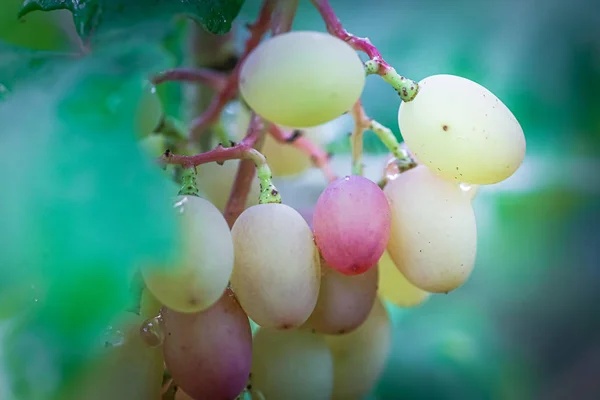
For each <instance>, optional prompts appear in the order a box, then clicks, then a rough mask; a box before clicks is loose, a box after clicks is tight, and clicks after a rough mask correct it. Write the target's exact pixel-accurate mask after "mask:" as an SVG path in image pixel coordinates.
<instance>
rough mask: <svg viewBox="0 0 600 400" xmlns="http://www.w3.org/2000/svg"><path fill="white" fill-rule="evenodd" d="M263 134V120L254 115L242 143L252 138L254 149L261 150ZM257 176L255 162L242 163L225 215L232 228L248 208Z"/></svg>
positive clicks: (245, 161)
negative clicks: (249, 197)
mask: <svg viewBox="0 0 600 400" xmlns="http://www.w3.org/2000/svg"><path fill="white" fill-rule="evenodd" d="M263 133H264V132H263V122H262V119H261V118H260V117H258V116H257V115H256V114H254V113H253V114H252V119H251V120H250V126H249V127H248V134H247V135H246V138H244V140H242V142H244V141H246V139H248V138H249V137H251V138H252V140H253V141H254V145H253V146H254V148H256V149H257V150H260V148H261V147H262V142H263V139H264V134H263ZM255 174H256V167H255V165H254V162H253V161H251V160H243V161H242V162H240V166H239V167H238V171H237V174H236V176H235V181H234V182H233V188H232V189H231V193H230V194H229V200H228V201H227V205H226V206H225V212H224V213H223V214H224V215H225V220H226V221H227V223H228V224H229V227H230V228H231V227H233V224H234V223H235V220H236V219H237V218H238V217H239V216H240V214H241V213H242V212H243V211H244V209H245V208H246V202H247V200H248V193H249V192H250V187H251V186H252V183H253V181H254V175H255Z"/></svg>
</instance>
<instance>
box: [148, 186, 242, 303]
mask: <svg viewBox="0 0 600 400" xmlns="http://www.w3.org/2000/svg"><path fill="white" fill-rule="evenodd" d="M174 209H175V212H176V213H177V215H178V216H179V217H180V222H181V227H182V232H183V235H182V242H183V243H182V244H181V249H180V256H179V259H178V260H177V261H176V262H175V263H174V264H172V265H168V266H155V265H144V266H143V268H142V275H143V277H144V281H145V282H146V286H147V288H148V289H149V290H150V291H151V292H152V294H153V295H154V296H155V297H156V298H157V299H158V301H160V302H161V303H162V304H164V305H165V306H167V307H169V308H170V309H172V310H175V311H180V312H197V311H202V310H205V309H207V308H209V307H210V306H212V305H213V304H214V303H215V302H216V301H217V300H219V298H220V297H221V295H222V294H223V291H224V290H225V288H226V287H227V284H228V282H229V277H230V276H231V271H232V269H233V258H234V257H233V243H232V240H231V232H230V230H229V226H228V225H227V222H225V218H223V215H222V214H221V213H220V212H219V211H218V210H217V209H216V208H215V206H213V205H212V204H211V203H209V202H208V201H207V200H205V199H202V198H200V197H196V196H178V197H177V200H176V202H175V207H174Z"/></svg>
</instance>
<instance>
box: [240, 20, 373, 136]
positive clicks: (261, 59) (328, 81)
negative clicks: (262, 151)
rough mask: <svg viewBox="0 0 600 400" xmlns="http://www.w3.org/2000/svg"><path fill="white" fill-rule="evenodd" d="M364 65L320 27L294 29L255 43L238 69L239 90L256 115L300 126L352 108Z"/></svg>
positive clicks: (346, 46) (354, 53)
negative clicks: (319, 29)
mask: <svg viewBox="0 0 600 400" xmlns="http://www.w3.org/2000/svg"><path fill="white" fill-rule="evenodd" d="M364 85H365V69H364V66H363V64H362V61H361V60H360V58H359V57H358V55H357V54H356V52H355V51H354V50H353V49H352V48H351V47H350V46H349V45H348V44H347V43H345V42H344V41H342V40H341V39H338V38H336V37H333V36H331V35H329V34H326V33H322V32H311V31H294V32H289V33H285V34H281V35H277V36H275V37H272V38H271V39H269V40H266V41H265V42H263V43H261V44H260V45H259V46H258V47H257V48H256V49H255V50H254V51H253V52H252V53H250V55H249V56H248V58H247V59H246V61H245V62H244V64H243V66H242V70H241V73H240V93H241V94H242V96H243V97H244V99H245V101H246V102H247V103H248V105H249V106H250V107H251V108H252V109H253V110H254V111H256V113H258V114H259V115H260V116H262V117H264V118H265V119H267V120H269V121H271V122H274V123H276V124H279V125H282V126H287V127H292V128H303V127H312V126H316V125H320V124H323V123H325V122H328V121H331V120H333V119H335V118H337V117H339V116H340V115H342V114H343V113H345V112H346V111H348V110H350V108H352V105H354V103H356V101H357V100H358V98H359V97H360V95H361V93H362V90H363V88H364Z"/></svg>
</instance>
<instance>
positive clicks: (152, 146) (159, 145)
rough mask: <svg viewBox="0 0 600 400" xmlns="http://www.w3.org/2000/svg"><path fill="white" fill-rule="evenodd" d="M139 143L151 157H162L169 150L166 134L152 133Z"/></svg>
mask: <svg viewBox="0 0 600 400" xmlns="http://www.w3.org/2000/svg"><path fill="white" fill-rule="evenodd" d="M139 143H140V146H141V147H142V149H143V150H144V151H145V152H146V154H148V155H149V156H150V157H160V156H161V155H163V154H164V152H165V150H167V144H166V143H167V141H166V138H165V137H164V135H160V134H152V135H149V136H148V137H146V138H144V139H142V140H140V142H139Z"/></svg>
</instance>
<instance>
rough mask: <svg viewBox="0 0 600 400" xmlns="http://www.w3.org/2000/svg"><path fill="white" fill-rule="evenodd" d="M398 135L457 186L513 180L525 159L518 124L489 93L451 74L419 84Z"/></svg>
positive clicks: (402, 115) (402, 107) (405, 105)
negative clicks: (464, 183)
mask: <svg viewBox="0 0 600 400" xmlns="http://www.w3.org/2000/svg"><path fill="white" fill-rule="evenodd" d="M398 123H399V125H400V131H401V132H402V136H403V138H404V140H405V141H406V143H407V144H408V147H410V149H411V150H412V151H413V152H414V154H415V156H416V157H418V159H419V161H421V162H422V163H423V164H425V165H426V166H427V167H429V168H431V170H432V171H434V172H435V173H436V174H439V175H441V176H443V177H445V178H448V179H454V180H456V181H459V182H466V183H477V184H482V185H483V184H491V183H497V182H500V181H503V180H505V179H506V178H508V177H509V176H511V175H512V174H513V173H514V172H515V171H516V170H517V168H519V166H520V165H521V163H522V162H523V158H524V157H525V147H526V145H525V136H524V134H523V130H522V128H521V125H519V122H518V121H517V119H516V118H515V117H514V115H513V114H512V113H511V112H510V110H509V109H508V108H507V107H506V106H505V105H504V103H502V102H501V101H500V100H499V99H498V98H497V97H496V96H495V95H494V94H493V93H491V92H490V91H489V90H487V89H486V88H484V87H483V86H481V85H479V84H477V83H475V82H473V81H470V80H468V79H465V78H461V77H458V76H453V75H434V76H430V77H428V78H425V79H423V80H422V81H421V82H420V83H419V93H418V95H417V97H416V98H415V99H414V100H413V101H411V102H409V103H405V102H403V103H402V104H401V105H400V110H399V112H398Z"/></svg>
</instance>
